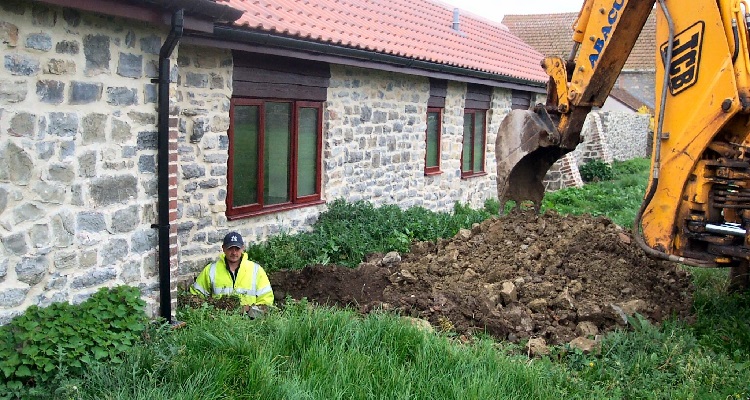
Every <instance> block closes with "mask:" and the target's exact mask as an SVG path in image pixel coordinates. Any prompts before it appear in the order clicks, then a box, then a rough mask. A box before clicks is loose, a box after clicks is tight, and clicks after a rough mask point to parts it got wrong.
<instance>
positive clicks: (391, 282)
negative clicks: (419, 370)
mask: <svg viewBox="0 0 750 400" xmlns="http://www.w3.org/2000/svg"><path fill="white" fill-rule="evenodd" d="M270 280H271V284H272V286H273V288H274V293H275V295H276V300H277V302H278V303H281V302H282V301H283V300H284V299H285V298H286V297H287V296H290V297H291V298H294V299H302V298H307V299H308V300H309V301H311V302H314V303H318V304H325V305H335V306H351V307H356V308H357V309H358V310H360V311H361V312H363V313H367V312H370V311H373V310H379V309H385V310H392V311H395V312H399V313H401V314H402V315H406V316H411V317H417V318H421V319H425V320H427V321H429V322H430V324H431V325H432V326H434V327H435V328H436V329H438V330H446V329H449V330H452V331H454V332H456V333H458V334H465V335H470V334H473V333H476V332H487V333H488V334H490V335H492V336H493V337H495V338H498V339H501V340H511V341H518V340H521V339H526V338H542V339H544V340H545V341H546V343H548V344H562V343H567V342H570V341H571V340H573V339H575V338H577V337H592V336H594V335H598V334H601V333H605V332H608V331H611V330H613V329H614V328H616V327H618V326H624V325H626V323H627V322H626V321H627V315H633V314H634V313H639V314H641V315H643V316H644V317H646V318H648V319H649V320H650V321H652V322H655V323H658V322H659V321H662V320H663V319H664V318H667V317H669V316H671V315H676V316H678V317H680V318H689V317H690V309H691V304H692V293H693V287H692V284H691V280H690V277H689V276H688V274H687V273H686V272H685V271H683V270H682V269H680V268H679V267H678V266H677V265H676V264H673V263H668V262H663V261H657V260H653V259H651V258H649V257H647V256H646V255H645V254H644V253H643V252H642V251H641V250H640V249H639V248H638V246H637V245H636V244H635V243H634V242H633V240H632V238H631V236H630V234H629V233H628V232H627V231H625V230H623V229H622V228H621V227H619V226H617V225H615V224H614V223H612V222H611V221H610V220H608V219H606V218H592V217H587V216H561V215H558V214H555V213H546V214H544V215H539V214H537V213H534V212H531V211H517V212H514V213H511V214H509V215H505V216H502V217H499V218H493V219H490V220H487V221H485V222H483V223H481V224H477V225H475V226H474V227H473V228H472V229H471V230H462V231H461V232H459V233H458V234H457V235H456V236H455V237H453V238H451V239H447V240H439V241H438V242H437V243H430V242H420V243H414V244H413V245H412V248H411V251H410V252H409V253H406V254H397V253H389V254H386V255H382V254H381V255H371V256H370V257H368V260H367V261H366V262H363V263H362V264H360V265H359V266H358V267H357V268H353V269H352V268H346V267H341V266H331V265H328V266H322V265H316V266H309V267H306V268H304V269H302V270H298V271H278V272H276V273H273V274H270Z"/></svg>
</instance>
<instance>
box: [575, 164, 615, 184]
mask: <svg viewBox="0 0 750 400" xmlns="http://www.w3.org/2000/svg"><path fill="white" fill-rule="evenodd" d="M578 171H579V172H580V173H581V179H583V181H584V182H602V181H609V180H612V178H613V174H612V167H611V166H610V165H609V164H607V163H605V162H604V161H602V160H591V161H589V162H587V163H586V164H583V165H581V166H580V167H578Z"/></svg>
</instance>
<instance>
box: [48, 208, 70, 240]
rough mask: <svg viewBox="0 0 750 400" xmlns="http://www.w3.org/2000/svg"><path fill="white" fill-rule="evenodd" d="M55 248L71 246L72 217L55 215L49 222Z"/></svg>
mask: <svg viewBox="0 0 750 400" xmlns="http://www.w3.org/2000/svg"><path fill="white" fill-rule="evenodd" d="M50 225H51V227H52V236H53V239H54V243H55V246H57V247H62V248H64V247H68V246H70V245H72V244H73V238H74V235H73V232H74V231H73V227H72V226H73V217H72V216H71V215H63V214H60V215H55V216H54V217H53V218H52V221H50Z"/></svg>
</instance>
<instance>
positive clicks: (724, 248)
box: [496, 0, 750, 291]
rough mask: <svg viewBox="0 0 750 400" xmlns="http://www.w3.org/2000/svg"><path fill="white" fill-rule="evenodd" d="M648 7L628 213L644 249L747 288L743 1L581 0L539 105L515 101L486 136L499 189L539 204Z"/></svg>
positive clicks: (749, 239)
mask: <svg viewBox="0 0 750 400" xmlns="http://www.w3.org/2000/svg"><path fill="white" fill-rule="evenodd" d="M652 12H655V13H656V48H655V49H654V56H655V57H656V61H657V62H656V81H655V82H656V84H655V94H656V107H655V114H654V117H655V122H656V123H655V128H654V135H653V152H652V154H651V170H650V178H649V184H648V186H647V189H646V194H645V196H644V199H643V203H642V205H641V207H640V210H639V211H638V213H637V216H636V220H635V222H634V227H633V233H634V237H635V242H636V243H638V244H639V246H640V247H641V248H642V249H643V250H644V251H645V252H646V253H647V254H648V255H649V256H651V257H654V258H659V259H665V260H669V261H674V262H678V263H682V264H685V265H691V266H696V267H709V268H712V267H723V268H729V271H730V273H729V278H730V279H729V289H730V290H733V291H738V290H748V284H749V283H750V282H749V281H748V270H749V268H748V265H750V40H749V39H750V32H749V31H748V27H749V26H750V7H748V3H747V1H746V0H679V1H678V0H586V1H585V2H584V4H583V6H582V7H581V11H580V13H579V15H578V18H577V20H576V22H575V24H574V25H573V34H572V50H571V52H570V56H569V57H568V58H567V59H563V58H562V57H547V58H545V59H544V60H543V61H542V68H544V70H545V71H546V73H547V75H549V81H548V83H547V99H546V104H537V105H535V106H534V107H533V108H531V109H529V110H514V111H512V112H511V113H510V114H509V115H508V116H507V117H506V118H505V119H504V120H503V122H502V123H501V126H500V128H499V131H498V136H497V141H496V151H497V153H496V154H497V158H498V198H499V199H501V201H503V202H504V201H507V200H513V201H515V202H516V203H522V202H532V203H534V204H539V203H540V202H541V199H542V197H543V195H544V186H543V179H544V176H545V174H546V172H547V171H548V170H549V168H550V167H551V166H552V164H553V163H555V162H556V161H557V160H558V159H560V158H561V157H563V156H564V155H565V154H566V153H568V152H570V151H572V150H574V149H575V148H576V146H577V145H578V144H579V143H580V142H582V137H581V130H582V127H583V124H584V120H585V118H586V115H587V114H588V113H589V112H590V111H591V109H592V108H594V107H601V106H602V105H603V104H604V101H605V100H606V98H607V96H608V95H609V92H610V91H611V90H612V87H613V86H614V84H615V82H616V80H617V77H618V75H619V73H620V71H621V70H622V68H623V65H624V64H625V61H626V60H627V58H628V56H629V54H630V51H631V49H632V48H633V46H634V44H635V42H636V39H637V38H638V36H639V33H640V32H641V30H642V29H643V26H644V24H645V22H646V19H647V18H648V17H649V14H651V13H652Z"/></svg>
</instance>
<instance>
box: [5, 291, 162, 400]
mask: <svg viewBox="0 0 750 400" xmlns="http://www.w3.org/2000/svg"><path fill="white" fill-rule="evenodd" d="M144 306H145V302H144V301H143V300H142V299H141V298H140V291H139V290H138V288H134V287H129V286H118V287H115V288H111V289H110V288H102V289H100V290H99V291H97V292H96V293H95V294H94V295H92V296H91V297H90V298H89V299H88V300H86V301H85V302H83V303H81V304H78V305H72V304H69V303H54V304H52V305H50V306H49V307H46V308H40V307H37V306H31V307H29V308H28V309H26V311H25V312H24V314H22V315H19V316H18V317H16V318H14V319H13V320H12V321H11V322H10V323H9V324H8V325H5V326H2V327H0V398H8V399H12V398H21V397H24V394H25V393H27V392H28V391H29V390H30V389H32V388H35V387H44V386H49V383H50V382H51V381H53V380H55V379H58V378H63V377H71V376H81V374H82V373H83V371H84V370H85V369H86V368H87V367H88V366H90V365H92V364H93V363H95V362H106V363H121V362H122V358H121V356H122V354H123V353H124V352H125V351H127V350H128V349H129V348H130V347H131V346H133V345H134V344H135V343H137V342H138V341H139V340H140V338H141V335H142V333H143V332H144V330H145V329H146V325H147V321H148V320H147V317H146V314H145V313H144Z"/></svg>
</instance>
